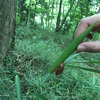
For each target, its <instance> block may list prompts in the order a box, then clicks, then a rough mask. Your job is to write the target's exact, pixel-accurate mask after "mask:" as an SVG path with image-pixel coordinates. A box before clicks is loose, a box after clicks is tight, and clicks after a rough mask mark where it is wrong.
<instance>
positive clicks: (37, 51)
mask: <svg viewBox="0 0 100 100" xmlns="http://www.w3.org/2000/svg"><path fill="white" fill-rule="evenodd" d="M71 41H72V34H59V33H54V32H52V31H50V30H47V29H46V30H42V29H35V30H34V29H31V28H27V27H25V26H19V27H17V29H16V38H15V49H14V51H13V52H12V54H13V55H12V56H10V55H8V56H7V57H6V58H5V61H4V62H5V63H4V68H2V71H0V77H1V78H0V95H1V97H0V98H5V100H16V86H15V76H16V74H18V75H19V77H20V79H21V84H22V92H23V98H24V100H40V99H39V97H40V98H47V100H99V97H100V75H99V74H96V73H93V72H88V71H83V70H79V69H75V68H69V67H67V65H65V68H64V71H63V73H62V74H61V75H58V76H56V75H55V74H52V75H49V74H48V73H49V69H50V66H51V65H52V64H53V62H54V61H55V60H56V59H57V58H58V57H59V55H60V54H61V53H62V52H63V50H64V48H65V47H66V46H68V44H69V43H70V42H71ZM83 60H85V61H91V60H100V54H94V53H92V54H91V53H82V54H80V55H78V56H77V57H75V58H74V59H73V61H83ZM68 64H71V65H76V66H85V67H96V66H99V64H92V63H88V64H87V63H68ZM6 98H7V99H6ZM8 98H9V99H8ZM37 98H38V99H37ZM0 100H4V99H0ZM44 100H45V99H44Z"/></svg>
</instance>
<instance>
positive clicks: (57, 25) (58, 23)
mask: <svg viewBox="0 0 100 100" xmlns="http://www.w3.org/2000/svg"><path fill="white" fill-rule="evenodd" d="M61 7H62V0H60V5H59V12H58V16H57V22H56V29H55V32H57V31H58V30H59V26H60V17H61Z"/></svg>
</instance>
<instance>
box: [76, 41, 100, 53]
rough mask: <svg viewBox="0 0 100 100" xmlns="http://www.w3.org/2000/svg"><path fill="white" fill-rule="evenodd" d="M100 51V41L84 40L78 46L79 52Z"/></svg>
mask: <svg viewBox="0 0 100 100" xmlns="http://www.w3.org/2000/svg"><path fill="white" fill-rule="evenodd" d="M82 51H83V52H100V41H95V42H83V43H81V44H80V45H79V46H78V47H77V52H82Z"/></svg>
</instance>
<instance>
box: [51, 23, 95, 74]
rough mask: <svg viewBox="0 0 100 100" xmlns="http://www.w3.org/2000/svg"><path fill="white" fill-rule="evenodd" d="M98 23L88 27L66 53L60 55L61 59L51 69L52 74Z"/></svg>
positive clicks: (66, 49)
mask: <svg viewBox="0 0 100 100" xmlns="http://www.w3.org/2000/svg"><path fill="white" fill-rule="evenodd" d="M96 23H97V22H95V23H94V24H92V25H91V26H90V27H88V28H87V29H86V30H85V31H84V32H83V33H82V34H81V35H80V36H78V37H77V38H76V39H74V40H73V41H72V43H70V44H69V46H68V47H66V48H65V50H64V52H63V53H62V54H61V55H60V57H59V58H58V59H57V60H56V61H55V62H54V64H53V65H52V66H51V68H50V73H53V72H54V71H55V70H56V69H57V68H58V67H59V65H60V64H61V63H62V62H64V61H65V59H66V58H68V57H69V56H70V55H71V54H72V53H73V52H74V51H75V50H76V48H77V46H78V45H79V44H80V43H81V42H82V41H83V40H84V39H85V37H86V36H87V35H88V33H89V32H90V31H91V30H92V29H93V27H94V26H95V25H96Z"/></svg>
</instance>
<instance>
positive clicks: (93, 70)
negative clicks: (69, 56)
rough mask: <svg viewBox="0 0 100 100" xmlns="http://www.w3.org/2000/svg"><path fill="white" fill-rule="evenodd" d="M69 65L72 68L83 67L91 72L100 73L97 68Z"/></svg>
mask: <svg viewBox="0 0 100 100" xmlns="http://www.w3.org/2000/svg"><path fill="white" fill-rule="evenodd" d="M67 66H68V67H71V68H78V69H82V70H85V71H90V72H95V73H99V74H100V70H96V69H91V68H86V67H77V66H73V65H67Z"/></svg>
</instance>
